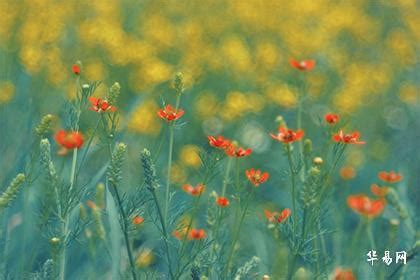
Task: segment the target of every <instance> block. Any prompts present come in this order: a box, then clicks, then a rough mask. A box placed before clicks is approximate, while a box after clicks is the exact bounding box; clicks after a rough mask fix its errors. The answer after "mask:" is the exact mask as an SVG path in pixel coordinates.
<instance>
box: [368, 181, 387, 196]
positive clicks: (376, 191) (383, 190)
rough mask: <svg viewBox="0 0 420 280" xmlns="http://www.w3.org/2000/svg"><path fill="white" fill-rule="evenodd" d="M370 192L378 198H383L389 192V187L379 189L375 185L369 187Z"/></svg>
mask: <svg viewBox="0 0 420 280" xmlns="http://www.w3.org/2000/svg"><path fill="white" fill-rule="evenodd" d="M370 190H371V192H372V193H373V194H374V195H376V196H378V197H385V196H386V195H387V194H388V192H389V187H380V186H378V185H377V184H372V185H371V186H370Z"/></svg>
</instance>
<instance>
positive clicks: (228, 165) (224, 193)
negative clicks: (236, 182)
mask: <svg viewBox="0 0 420 280" xmlns="http://www.w3.org/2000/svg"><path fill="white" fill-rule="evenodd" d="M232 161H233V158H232V157H229V158H228V162H227V167H226V172H225V177H224V179H223V186H222V196H223V197H224V196H225V195H226V189H227V185H228V182H229V174H230V170H231V168H232Z"/></svg>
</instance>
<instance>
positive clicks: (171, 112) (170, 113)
mask: <svg viewBox="0 0 420 280" xmlns="http://www.w3.org/2000/svg"><path fill="white" fill-rule="evenodd" d="M157 114H158V116H159V117H161V118H162V119H164V120H167V121H168V122H171V121H176V120H177V119H179V118H180V117H182V116H183V115H184V110H182V109H178V110H175V109H174V108H172V106H171V105H169V104H168V105H166V106H165V108H163V109H160V110H159V111H158V112H157Z"/></svg>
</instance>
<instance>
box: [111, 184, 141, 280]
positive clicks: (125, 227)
mask: <svg viewBox="0 0 420 280" xmlns="http://www.w3.org/2000/svg"><path fill="white" fill-rule="evenodd" d="M112 186H113V187H114V191H115V198H116V201H117V204H118V208H119V210H120V213H121V216H122V223H121V227H122V231H123V234H124V241H125V247H126V248H127V255H128V260H129V262H130V267H131V275H132V277H133V279H134V280H136V279H137V274H136V267H135V265H134V258H133V253H132V252H131V246H130V239H129V237H128V225H127V215H126V214H125V211H124V208H123V205H122V201H121V198H120V195H119V193H118V188H117V186H115V185H114V184H112Z"/></svg>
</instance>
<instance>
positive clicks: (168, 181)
mask: <svg viewBox="0 0 420 280" xmlns="http://www.w3.org/2000/svg"><path fill="white" fill-rule="evenodd" d="M173 149H174V127H173V125H172V124H170V127H169V151H168V167H167V168H168V173H167V178H166V189H165V211H164V212H163V219H164V220H165V223H166V224H168V211H169V187H170V185H171V169H172V155H173Z"/></svg>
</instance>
